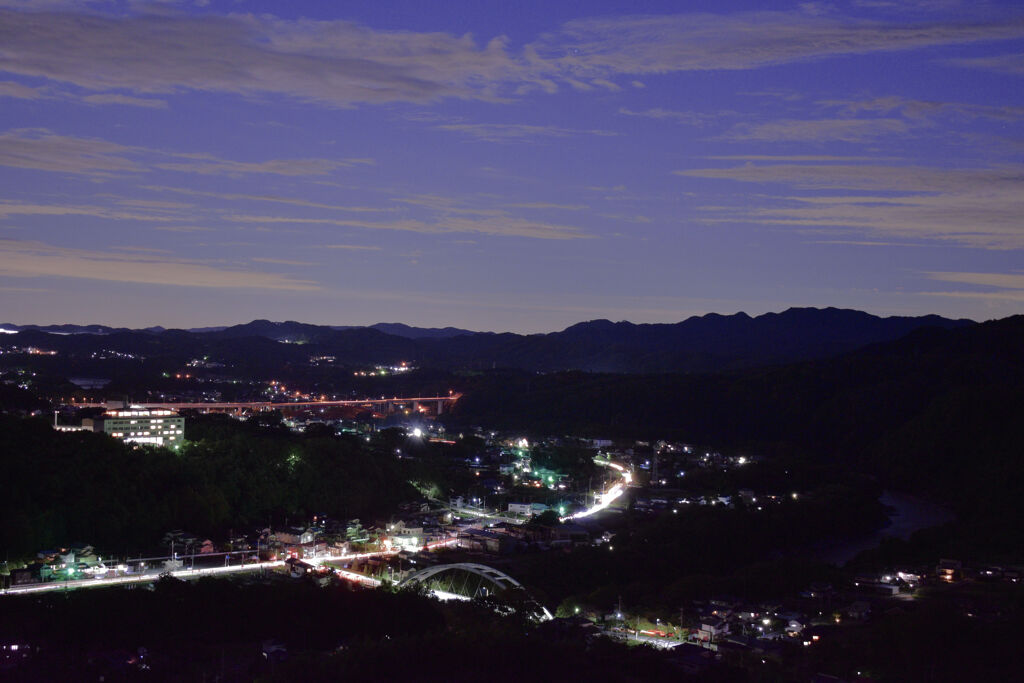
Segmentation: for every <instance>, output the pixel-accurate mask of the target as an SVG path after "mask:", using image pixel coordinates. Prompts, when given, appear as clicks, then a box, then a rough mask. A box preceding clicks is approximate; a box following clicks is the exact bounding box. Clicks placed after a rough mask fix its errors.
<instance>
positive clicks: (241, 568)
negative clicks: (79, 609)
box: [0, 560, 284, 595]
mask: <svg viewBox="0 0 1024 683" xmlns="http://www.w3.org/2000/svg"><path fill="white" fill-rule="evenodd" d="M283 566H284V562H282V561H280V560H275V561H273V562H258V563H253V564H239V565H229V566H227V567H200V568H198V569H176V570H174V571H172V572H170V575H171V576H173V577H175V578H178V579H194V578H198V577H201V576H221V575H224V574H237V573H240V572H252V571H262V570H264V569H274V568H276V567H283ZM163 573H164V570H163V569H160V568H155V569H148V570H146V571H144V572H141V573H137V574H125V575H123V576H114V577H110V578H100V579H76V580H74V581H47V582H45V583H31V584H26V585H23V586H11V587H10V588H5V589H3V590H2V591H0V595H20V594H23V593H42V592H46V591H59V590H73V589H78V588H98V587H100V586H124V585H130V584H134V583H149V582H152V581H156V580H158V579H159V578H160V576H161V575H162V574H163Z"/></svg>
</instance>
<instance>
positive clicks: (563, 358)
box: [425, 308, 974, 372]
mask: <svg viewBox="0 0 1024 683" xmlns="http://www.w3.org/2000/svg"><path fill="white" fill-rule="evenodd" d="M973 324H974V323H973V321H970V320H949V319H946V318H941V317H939V316H924V317H920V318H907V317H890V318H880V317H878V316H874V315H870V314H868V313H863V312H861V311H851V310H841V309H835V308H826V309H815V308H791V309H789V310H787V311H785V312H783V313H767V314H765V315H761V316H758V317H756V318H751V317H750V316H748V315H747V314H746V313H737V314H735V315H728V316H726V315H719V314H716V313H710V314H708V315H705V316H699V317H696V316H695V317H692V318H689V319H687V320H684V321H682V322H679V323H675V324H645V325H636V324H633V323H629V322H618V323H613V322H611V321H608V320H594V321H590V322H585V323H579V324H577V325H573V326H571V327H568V328H566V329H565V330H563V331H561V332H552V333H550V334H540V335H529V336H521V335H513V334H501V335H482V334H475V335H472V336H464V337H458V338H455V339H451V340H445V341H444V342H442V343H438V344H436V345H434V346H432V347H428V348H427V350H426V354H425V357H427V358H431V359H432V360H434V361H435V362H443V363H447V364H462V365H469V366H472V365H476V366H480V367H494V366H496V367H510V368H523V369H529V370H541V371H556V370H570V369H572V370H586V371H588V372H710V371H717V370H725V369H738V368H748V367H756V366H760V365H769V364H777V363H788V362H793V361H796V360H806V359H812V358H825V357H828V356H833V355H836V354H838V353H843V352H846V351H851V350H853V349H856V348H859V347H861V346H864V345H865V344H872V343H876V342H883V341H890V340H893V339H898V338H900V337H902V336H904V335H906V334H907V333H909V332H911V331H912V330H915V329H918V328H921V327H942V328H954V327H963V326H968V325H973Z"/></svg>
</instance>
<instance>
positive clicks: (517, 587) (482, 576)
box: [398, 562, 552, 620]
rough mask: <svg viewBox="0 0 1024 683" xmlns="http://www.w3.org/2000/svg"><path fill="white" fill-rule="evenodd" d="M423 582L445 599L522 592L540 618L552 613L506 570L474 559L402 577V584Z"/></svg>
mask: <svg viewBox="0 0 1024 683" xmlns="http://www.w3.org/2000/svg"><path fill="white" fill-rule="evenodd" d="M415 584H423V585H425V586H426V587H427V588H428V589H429V590H430V592H431V593H433V594H434V595H435V596H437V597H439V598H441V599H446V600H451V599H454V600H472V599H473V598H481V597H487V596H492V595H499V594H501V593H504V592H506V591H521V592H522V596H523V597H524V598H525V602H526V603H527V604H528V605H530V606H531V607H535V608H536V611H537V612H538V614H540V615H542V616H541V617H540V618H541V619H542V620H547V619H551V618H552V616H551V612H549V611H548V609H547V608H546V607H544V605H542V604H540V603H539V602H538V601H537V599H536V598H534V597H533V596H532V595H530V593H529V591H527V590H526V588H525V587H523V585H522V584H521V583H519V582H518V581H516V580H515V579H513V578H512V577H511V576H509V575H508V574H506V573H505V572H503V571H501V570H499V569H495V568H494V567H488V566H487V565H485V564H476V563H475V562H457V563H455V564H436V565H434V566H433V567H426V568H425V569H421V570H419V571H418V572H414V573H412V574H410V575H409V576H407V577H405V578H404V579H403V580H402V581H401V583H399V584H398V585H399V586H400V587H401V586H412V585H415Z"/></svg>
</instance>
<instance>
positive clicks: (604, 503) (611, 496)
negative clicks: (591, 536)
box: [561, 462, 633, 522]
mask: <svg viewBox="0 0 1024 683" xmlns="http://www.w3.org/2000/svg"><path fill="white" fill-rule="evenodd" d="M608 467H611V468H612V469H613V470H616V471H617V472H618V473H619V474H620V475H622V481H620V482H617V483H615V484H613V485H612V487H611V488H610V489H608V490H607V491H605V492H604V493H602V494H601V496H600V498H599V499H598V501H597V502H596V503H594V504H593V505H591V506H590V507H588V508H587V509H586V510H580V511H579V512H574V513H573V514H571V515H568V516H566V517H562V518H561V519H562V521H563V522H564V521H566V520H570V519H583V518H584V517H590V516H591V515H594V514H597V513H598V512H601V511H602V510H605V509H607V508H608V506H609V505H611V504H612V503H614V502H615V501H616V500H618V499H619V498H620V497H621V496H622V494H623V493H625V492H626V488H627V487H628V486H629V485H630V484H632V483H633V475H632V474H631V473H630V472H629V471H628V470H627V469H626V468H625V467H623V466H622V465H620V464H619V463H617V462H609V463H608Z"/></svg>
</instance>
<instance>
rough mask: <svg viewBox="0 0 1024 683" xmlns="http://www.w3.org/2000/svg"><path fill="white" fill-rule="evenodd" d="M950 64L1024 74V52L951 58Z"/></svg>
mask: <svg viewBox="0 0 1024 683" xmlns="http://www.w3.org/2000/svg"><path fill="white" fill-rule="evenodd" d="M948 63H950V64H955V65H956V66H966V67H969V68H972V69H984V70H985V71H995V72H997V73H1004V74H1012V75H1014V76H1024V52H1017V53H1014V54H1007V55H997V56H995V57H965V58H964V59H951V60H949V62H948Z"/></svg>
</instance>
